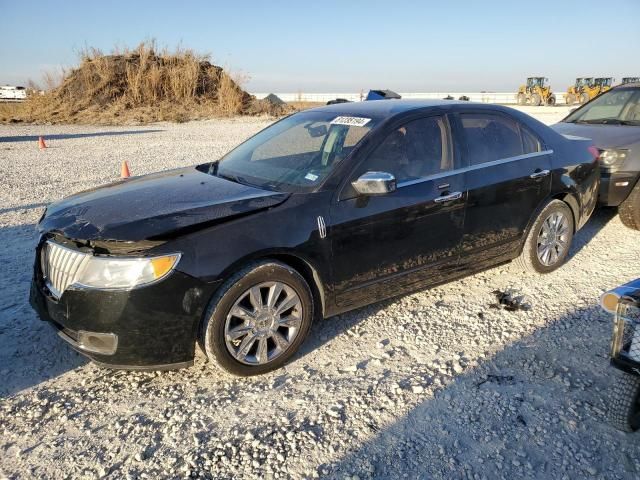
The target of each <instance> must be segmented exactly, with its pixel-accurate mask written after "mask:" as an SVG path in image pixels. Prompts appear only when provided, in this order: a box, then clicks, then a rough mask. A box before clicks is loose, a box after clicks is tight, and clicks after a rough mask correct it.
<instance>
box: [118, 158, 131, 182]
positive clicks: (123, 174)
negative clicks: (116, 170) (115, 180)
mask: <svg viewBox="0 0 640 480" xmlns="http://www.w3.org/2000/svg"><path fill="white" fill-rule="evenodd" d="M130 176H131V172H130V171H129V164H128V163H127V161H126V160H125V161H124V162H122V166H121V167H120V178H129V177H130Z"/></svg>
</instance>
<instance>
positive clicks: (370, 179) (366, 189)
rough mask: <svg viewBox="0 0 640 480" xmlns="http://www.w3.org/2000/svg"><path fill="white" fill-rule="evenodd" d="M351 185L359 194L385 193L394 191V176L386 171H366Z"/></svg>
mask: <svg viewBox="0 0 640 480" xmlns="http://www.w3.org/2000/svg"><path fill="white" fill-rule="evenodd" d="M351 185H353V188H354V189H355V190H356V192H358V194H360V195H385V194H387V193H391V192H395V190H396V177H394V176H393V175H391V174H390V173H387V172H367V173H364V174H362V175H361V176H360V178H358V179H357V180H356V181H355V182H351Z"/></svg>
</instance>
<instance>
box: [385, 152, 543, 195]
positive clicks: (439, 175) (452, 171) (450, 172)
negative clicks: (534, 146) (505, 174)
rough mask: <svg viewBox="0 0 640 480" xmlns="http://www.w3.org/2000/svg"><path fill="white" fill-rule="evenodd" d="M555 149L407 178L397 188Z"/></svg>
mask: <svg viewBox="0 0 640 480" xmlns="http://www.w3.org/2000/svg"><path fill="white" fill-rule="evenodd" d="M552 153H553V150H543V151H542V152H533V153H525V154H523V155H517V156H515V157H508V158H502V159H500V160H493V161H491V162H485V163H479V164H478V165H471V166H469V167H463V168H455V169H453V170H449V171H447V172H441V173H434V174H433V175H427V176H426V177H422V178H416V179H415V180H405V181H404V182H398V184H397V186H396V187H397V188H403V187H409V186H411V185H417V184H418V183H423V182H429V181H431V180H436V179H438V178H445V177H448V176H450V175H456V174H459V173H466V172H472V171H474V170H479V169H481V168H485V167H494V166H496V165H503V164H505V163H511V162H517V161H518V160H524V159H525V158H535V157H541V156H543V155H551V154H552Z"/></svg>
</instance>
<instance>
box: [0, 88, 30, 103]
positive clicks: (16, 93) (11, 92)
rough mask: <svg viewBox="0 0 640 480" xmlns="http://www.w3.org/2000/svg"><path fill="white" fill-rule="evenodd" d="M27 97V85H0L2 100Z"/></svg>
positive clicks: (0, 98)
mask: <svg viewBox="0 0 640 480" xmlns="http://www.w3.org/2000/svg"><path fill="white" fill-rule="evenodd" d="M26 98H27V89H26V88H25V87H13V86H11V85H0V100H25V99H26Z"/></svg>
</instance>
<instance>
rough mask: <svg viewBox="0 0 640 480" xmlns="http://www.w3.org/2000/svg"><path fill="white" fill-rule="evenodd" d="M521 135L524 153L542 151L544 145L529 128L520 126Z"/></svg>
mask: <svg viewBox="0 0 640 480" xmlns="http://www.w3.org/2000/svg"><path fill="white" fill-rule="evenodd" d="M520 133H521V134H522V146H523V148H524V153H535V152H540V151H542V145H541V143H540V140H538V137H537V136H536V135H535V134H534V133H533V132H531V131H530V130H529V129H528V128H526V127H523V126H522V124H521V125H520Z"/></svg>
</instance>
